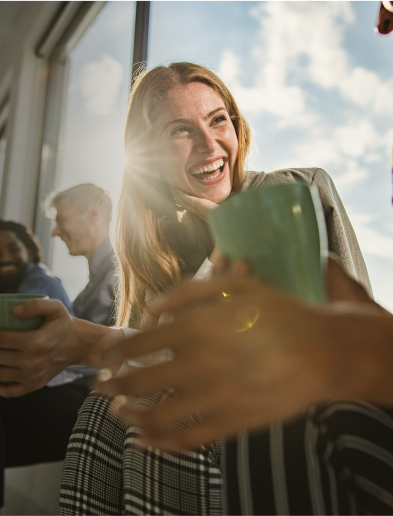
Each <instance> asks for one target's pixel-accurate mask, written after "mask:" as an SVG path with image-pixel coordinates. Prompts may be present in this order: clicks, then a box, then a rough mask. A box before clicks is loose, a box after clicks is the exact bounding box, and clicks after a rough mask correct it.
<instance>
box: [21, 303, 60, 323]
mask: <svg viewBox="0 0 393 516" xmlns="http://www.w3.org/2000/svg"><path fill="white" fill-rule="evenodd" d="M64 310H66V308H65V306H64V305H63V303H61V301H59V300H58V299H31V300H30V301H26V302H25V303H23V304H21V305H17V306H15V307H14V308H13V309H12V311H13V312H14V314H15V315H16V316H17V317H20V318H21V319H26V318H28V317H37V316H40V315H41V316H43V317H53V316H55V315H57V314H60V313H61V312H62V311H64Z"/></svg>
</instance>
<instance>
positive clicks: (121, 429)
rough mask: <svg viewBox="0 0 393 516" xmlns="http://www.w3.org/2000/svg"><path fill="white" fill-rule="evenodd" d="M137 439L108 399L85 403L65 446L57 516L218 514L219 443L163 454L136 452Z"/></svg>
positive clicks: (132, 429) (219, 486) (151, 451)
mask: <svg viewBox="0 0 393 516" xmlns="http://www.w3.org/2000/svg"><path fill="white" fill-rule="evenodd" d="M150 401H152V400H150ZM154 401H155V402H157V399H155V400H154ZM145 403H146V399H145ZM137 435H138V430H137V429H136V428H133V427H130V428H128V427H127V425H126V424H125V423H124V422H123V421H122V420H121V419H119V418H118V417H116V416H114V415H113V414H112V413H111V410H110V405H109V401H108V400H107V399H104V398H101V397H98V396H95V395H94V394H93V395H90V396H89V398H87V400H86V402H85V404H84V405H83V407H82V408H81V410H80V413H79V417H78V420H77V423H76V425H75V427H74V430H73V433H72V436H71V438H70V442H69V445H68V450H67V456H66V460H65V464H64V471H63V480H62V488H61V495H60V514H62V515H82V514H83V515H90V514H105V515H111V514H179V515H180V514H206V515H208V514H212V515H214V514H221V513H222V510H221V472H220V469H219V462H220V456H221V445H220V444H219V443H216V444H214V445H212V446H209V447H207V448H201V449H200V450H199V451H198V452H192V451H182V452H181V453H165V452H162V451H159V450H155V449H152V448H148V449H141V448H138V447H136V446H135V439H136V437H137Z"/></svg>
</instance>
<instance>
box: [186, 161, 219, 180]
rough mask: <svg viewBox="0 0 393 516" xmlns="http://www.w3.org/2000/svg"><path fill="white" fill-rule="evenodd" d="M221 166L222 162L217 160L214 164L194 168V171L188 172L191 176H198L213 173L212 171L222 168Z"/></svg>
mask: <svg viewBox="0 0 393 516" xmlns="http://www.w3.org/2000/svg"><path fill="white" fill-rule="evenodd" d="M223 165H224V160H223V159H218V160H217V161H214V163H211V164H210V165H205V166H203V167H198V168H195V169H194V170H192V171H190V172H191V174H192V175H193V176H196V175H198V174H203V173H204V172H213V170H217V169H218V168H220V167H222V166H223ZM212 179H213V178H212Z"/></svg>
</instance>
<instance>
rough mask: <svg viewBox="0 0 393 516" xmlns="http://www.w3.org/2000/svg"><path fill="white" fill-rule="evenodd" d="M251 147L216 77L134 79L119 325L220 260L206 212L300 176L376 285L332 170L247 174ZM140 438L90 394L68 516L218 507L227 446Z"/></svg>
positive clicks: (146, 315) (337, 242)
mask: <svg viewBox="0 0 393 516" xmlns="http://www.w3.org/2000/svg"><path fill="white" fill-rule="evenodd" d="M250 140H251V135H250V130H249V127H248V125H247V123H246V122H245V120H244V119H243V117H242V116H241V114H240V112H239V110H238V108H237V105H236V103H235V101H234V99H233V97H232V95H231V94H230V92H229V91H228V89H227V88H226V87H225V85H224V84H223V83H222V81H221V80H220V79H219V78H218V77H217V76H216V75H215V74H213V73H212V72H210V71H209V70H207V69H205V68H203V67H201V66H198V65H194V64H190V63H174V64H172V65H170V66H169V67H157V68H155V69H153V70H151V71H150V72H148V73H145V74H142V75H141V76H140V77H139V78H138V80H137V81H136V83H135V85H134V87H133V91H132V93H131V100H130V107H129V112H128V118H127V125H126V142H125V144H126V151H127V165H126V169H125V173H124V178H123V187H122V193H121V198H120V203H119V208H118V219H117V225H116V227H117V235H116V241H115V249H116V253H117V256H118V258H119V262H120V275H121V293H120V304H119V314H118V325H119V326H130V327H133V328H135V327H139V328H141V329H147V328H149V327H150V326H152V325H153V324H155V323H156V321H155V320H154V318H153V316H152V314H151V313H150V312H149V307H148V299H149V297H150V296H152V295H154V294H156V293H158V292H161V291H163V290H166V289H168V288H169V287H170V286H171V285H173V284H175V283H176V282H177V281H179V279H180V278H181V276H183V275H185V274H187V273H194V274H195V273H196V272H197V271H198V269H199V268H200V267H201V265H203V263H204V262H206V259H207V258H209V257H211V260H212V261H214V253H213V249H214V242H213V241H212V238H211V235H210V232H209V228H208V225H207V222H206V218H207V213H208V212H209V210H211V209H214V208H215V207H216V205H217V204H218V203H220V202H222V201H223V200H225V199H226V198H227V197H228V196H229V195H230V194H231V193H232V192H234V191H238V190H241V189H245V188H253V187H255V186H257V185H259V184H260V183H262V182H274V181H294V180H295V179H297V178H301V179H303V180H305V181H307V182H309V183H313V184H315V185H316V186H317V188H318V190H319V193H320V196H321V200H322V204H323V207H324V211H325V219H326V224H327V229H328V237H329V249H330V250H331V251H333V252H335V253H336V254H338V255H339V256H340V257H341V259H342V261H343V264H344V266H345V267H346V269H347V271H348V272H350V273H351V274H352V275H353V276H355V277H356V278H357V279H358V280H360V281H361V282H363V284H364V285H365V286H366V287H367V288H369V282H368V277H367V271H366V268H365V265H364V262H363V258H362V256H361V253H360V250H359V247H358V244H357V241H356V237H355V235H354V233H353V230H352V227H351V225H350V223H349V221H348V219H347V216H346V214H345V211H344V209H343V207H342V204H341V201H340V199H339V197H338V195H337V193H336V191H335V188H334V185H333V184H332V182H331V180H330V178H329V177H328V176H327V175H326V173H325V172H324V171H322V170H321V169H291V170H282V171H277V172H275V173H272V174H269V175H268V176H266V174H264V173H261V174H256V173H247V172H245V171H244V169H243V167H244V162H245V158H246V156H247V152H248V150H249V146H250ZM153 358H154V357H153ZM158 358H159V357H158ZM167 396H168V393H162V392H161V393H154V394H151V395H150V396H144V397H142V399H140V400H139V403H141V404H151V403H157V402H158V401H163V399H165V397H167ZM195 423H197V422H196V421H192V420H187V421H183V422H181V423H179V424H195ZM138 432H139V431H138V429H137V428H135V427H130V428H128V427H127V425H126V424H125V423H124V422H123V421H122V420H120V419H119V418H117V417H116V416H114V415H113V413H111V411H110V409H109V402H108V401H107V400H104V399H102V398H99V397H96V396H91V397H90V398H89V400H88V401H87V402H86V404H85V405H84V407H83V408H82V410H81V412H80V415H79V419H78V422H77V425H76V427H75V428H74V433H73V436H72V437H71V440H70V444H69V449H68V455H67V459H66V463H65V469H64V476H63V486H62V495H61V513H62V514H79V513H83V514H91V513H94V514H97V513H98V514H119V513H126V514H128V513H135V512H138V513H148V514H152V513H154V514H155V513H160V514H161V513H169V514H218V513H220V512H221V501H220V483H221V474H220V469H219V465H220V444H219V443H213V444H211V445H209V446H206V447H201V448H200V450H198V451H196V452H187V451H184V452H181V453H177V454H171V453H164V452H160V451H158V450H154V449H147V450H145V449H140V448H137V447H136V446H135V440H136V438H137V436H138Z"/></svg>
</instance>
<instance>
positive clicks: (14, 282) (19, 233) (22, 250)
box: [0, 220, 72, 313]
mask: <svg viewBox="0 0 393 516" xmlns="http://www.w3.org/2000/svg"><path fill="white" fill-rule="evenodd" d="M0 293H2V294H11V293H12V294H43V295H46V296H48V297H50V298H54V299H59V300H60V301H61V302H62V303H63V305H64V306H65V307H66V308H67V310H68V311H69V312H71V313H72V307H71V302H70V300H69V298H68V295H67V293H66V291H65V290H64V288H63V285H62V284H61V281H60V279H59V278H56V277H55V276H53V274H52V273H51V272H50V270H49V269H48V268H47V267H46V265H45V264H44V263H43V257H42V251H41V246H40V244H39V242H38V239H37V237H36V236H35V235H34V233H33V232H32V231H30V230H29V229H27V228H26V227H25V226H23V225H22V224H18V223H17V222H13V221H10V220H0Z"/></svg>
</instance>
